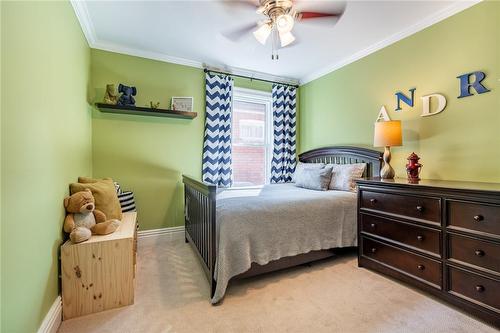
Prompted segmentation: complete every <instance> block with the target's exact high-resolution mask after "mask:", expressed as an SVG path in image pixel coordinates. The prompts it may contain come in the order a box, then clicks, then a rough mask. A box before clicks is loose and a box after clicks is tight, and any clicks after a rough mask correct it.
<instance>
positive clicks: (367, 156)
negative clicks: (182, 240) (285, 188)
mask: <svg viewBox="0 0 500 333" xmlns="http://www.w3.org/2000/svg"><path fill="white" fill-rule="evenodd" d="M299 161H301V162H303V163H320V162H323V163H335V164H353V163H366V164H367V168H366V170H365V174H364V177H377V176H379V175H380V168H381V161H382V153H381V152H379V151H376V150H372V149H366V148H359V147H346V146H338V147H325V148H319V149H313V150H310V151H307V152H304V153H302V154H300V155H299ZM183 183H184V200H185V201H184V204H185V206H184V207H185V208H184V216H185V226H186V229H185V230H186V231H185V235H186V236H185V237H186V242H189V243H190V244H191V246H192V247H193V249H194V252H195V253H196V255H197V256H198V258H199V260H200V262H201V264H202V267H203V270H204V271H205V274H206V275H207V278H208V281H209V282H210V289H211V292H210V297H212V296H213V295H214V292H215V287H216V283H217V282H216V281H215V279H214V270H215V260H216V258H217V244H216V239H217V237H216V224H217V221H216V200H217V199H216V194H217V186H216V185H211V184H207V183H203V182H201V181H199V180H196V179H194V178H191V177H188V176H185V175H184V176H183ZM331 255H332V251H329V250H321V251H311V252H309V253H305V254H299V255H296V256H293V257H285V258H281V259H279V260H275V261H272V262H270V263H268V264H267V265H258V264H252V267H251V268H250V269H249V270H248V271H247V272H245V273H243V274H241V275H238V276H237V278H238V277H248V276H253V275H258V274H262V273H266V272H271V271H275V270H279V269H283V268H287V267H292V266H296V265H301V264H304V263H307V262H311V261H315V260H319V259H322V258H326V257H329V256H331Z"/></svg>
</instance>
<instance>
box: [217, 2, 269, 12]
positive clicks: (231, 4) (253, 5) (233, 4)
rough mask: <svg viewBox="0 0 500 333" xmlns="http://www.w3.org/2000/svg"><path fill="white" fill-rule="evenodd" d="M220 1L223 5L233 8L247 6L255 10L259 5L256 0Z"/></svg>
mask: <svg viewBox="0 0 500 333" xmlns="http://www.w3.org/2000/svg"><path fill="white" fill-rule="evenodd" d="M221 2H222V4H223V5H224V6H226V7H233V8H249V9H253V10H256V9H257V8H259V6H260V3H259V1H258V0H232V1H227V0H225V1H221Z"/></svg>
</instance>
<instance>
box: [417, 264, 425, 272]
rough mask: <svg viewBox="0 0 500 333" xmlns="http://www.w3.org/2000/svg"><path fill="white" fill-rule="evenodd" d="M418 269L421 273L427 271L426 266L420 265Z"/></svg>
mask: <svg viewBox="0 0 500 333" xmlns="http://www.w3.org/2000/svg"><path fill="white" fill-rule="evenodd" d="M417 268H418V269H419V270H420V271H423V270H424V269H425V266H424V265H422V264H420V265H418V266H417Z"/></svg>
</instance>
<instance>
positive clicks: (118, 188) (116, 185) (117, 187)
mask: <svg viewBox="0 0 500 333" xmlns="http://www.w3.org/2000/svg"><path fill="white" fill-rule="evenodd" d="M113 183H114V184H115V190H116V194H122V188H121V186H120V184H118V182H113Z"/></svg>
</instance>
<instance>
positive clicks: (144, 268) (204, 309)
mask: <svg viewBox="0 0 500 333" xmlns="http://www.w3.org/2000/svg"><path fill="white" fill-rule="evenodd" d="M137 268H138V270H137V281H136V282H137V286H136V293H135V304H134V305H132V306H128V307H124V308H120V309H115V310H110V311H106V312H101V313H98V314H93V315H90V316H85V317H80V318H76V319H72V320H68V321H65V322H63V324H62V326H61V328H60V330H59V332H60V333H66V332H68V333H69V332H71V333H77V332H99V333H106V332H161V333H174V332H179V333H180V332H238V333H243V332H412V333H413V332H425V333H430V332H454V333H458V332H464V333H471V332H497V331H496V330H495V329H494V328H492V327H490V326H487V325H485V324H483V323H482V322H480V321H477V320H475V319H473V318H471V317H469V316H467V315H466V314H464V313H462V312H459V311H457V310H456V309H455V308H452V307H449V306H448V305H445V304H444V303H441V302H440V301H438V300H436V299H433V298H431V297H428V296H427V295H426V294H424V293H420V292H419V291H416V290H414V289H412V288H409V287H407V286H405V285H402V284H400V283H398V282H395V281H394V280H391V279H388V278H385V277H383V276H381V275H378V274H376V273H372V272H370V271H367V270H366V269H360V268H358V267H357V264H356V258H355V256H354V255H347V256H343V257H340V258H335V259H328V260H325V261H322V262H320V263H317V264H313V265H312V266H311V267H297V268H292V269H288V270H285V271H281V272H275V273H270V274H267V275H264V276H260V277H254V278H251V279H247V280H243V281H238V282H236V283H232V284H231V285H230V287H229V289H228V293H227V294H226V298H225V299H224V301H223V303H222V304H220V305H218V306H211V305H210V303H209V301H208V293H209V289H208V283H207V281H206V278H205V276H204V275H203V272H202V269H201V267H200V265H199V263H198V261H197V259H196V257H195V255H194V253H193V252H192V250H191V248H190V247H189V245H187V244H185V243H184V239H169V238H168V237H167V236H165V237H163V238H162V239H159V238H156V239H153V238H150V239H141V240H140V241H139V253H138V267H137Z"/></svg>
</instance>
